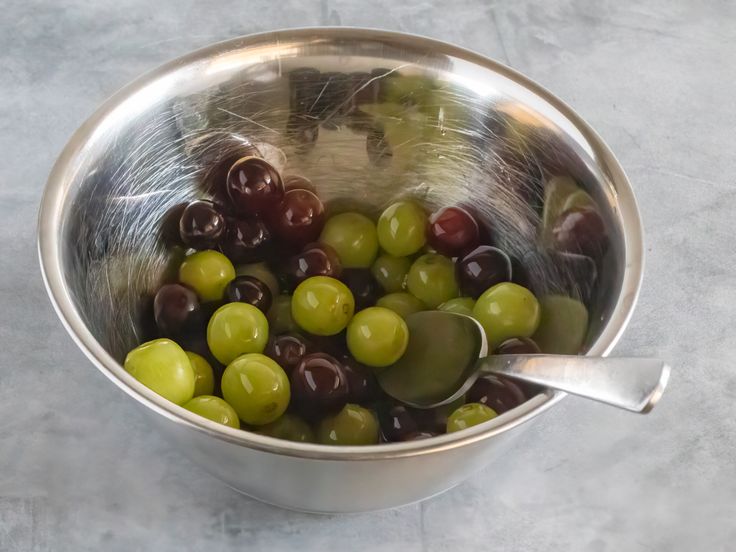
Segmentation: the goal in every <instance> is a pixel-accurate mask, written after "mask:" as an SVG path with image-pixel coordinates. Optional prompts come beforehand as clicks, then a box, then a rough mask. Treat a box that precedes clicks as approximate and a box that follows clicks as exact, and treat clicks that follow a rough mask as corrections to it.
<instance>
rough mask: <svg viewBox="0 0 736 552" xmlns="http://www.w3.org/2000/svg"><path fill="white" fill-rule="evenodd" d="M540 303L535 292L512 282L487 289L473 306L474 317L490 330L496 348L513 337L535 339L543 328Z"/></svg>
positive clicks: (491, 343) (484, 327) (488, 332)
mask: <svg viewBox="0 0 736 552" xmlns="http://www.w3.org/2000/svg"><path fill="white" fill-rule="evenodd" d="M540 311H541V309H540V308H539V302H538V301H537V298H536V297H534V295H533V294H532V292H531V291H529V290H528V289H526V288H524V287H521V286H519V285H517V284H512V283H511V282H503V283H501V284H496V285H495V286H493V287H491V288H489V289H487V290H486V291H485V292H483V294H482V295H481V296H480V297H478V300H477V301H476V302H475V307H473V318H475V319H476V320H477V321H478V322H480V323H481V325H482V326H483V329H485V331H486V337H487V338H488V346H489V347H490V348H492V349H495V348H496V347H498V346H499V345H500V344H501V343H503V342H504V341H506V340H507V339H509V338H511V337H531V336H532V335H533V334H534V332H535V331H536V329H537V326H539V319H540Z"/></svg>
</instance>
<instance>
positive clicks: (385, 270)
mask: <svg viewBox="0 0 736 552" xmlns="http://www.w3.org/2000/svg"><path fill="white" fill-rule="evenodd" d="M410 268H411V259H409V258H408V257H393V256H392V255H381V256H380V257H378V258H377V259H376V261H375V262H374V263H373V266H371V274H373V277H374V278H375V279H376V282H378V283H379V284H380V285H381V287H382V288H383V289H384V291H385V292H386V293H396V292H399V291H402V290H403V289H404V288H405V287H406V275H407V274H409V269H410Z"/></svg>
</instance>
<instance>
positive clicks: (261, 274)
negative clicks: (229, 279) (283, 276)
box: [235, 263, 281, 297]
mask: <svg viewBox="0 0 736 552" xmlns="http://www.w3.org/2000/svg"><path fill="white" fill-rule="evenodd" d="M235 275H236V276H253V277H254V278H258V279H259V280H260V281H261V282H263V283H264V284H266V286H267V287H268V289H269V290H271V295H272V296H273V297H278V295H279V293H281V288H280V287H279V281H278V279H277V278H276V276H275V275H274V273H273V272H271V269H270V268H268V265H267V264H266V263H252V264H243V265H238V266H236V267H235Z"/></svg>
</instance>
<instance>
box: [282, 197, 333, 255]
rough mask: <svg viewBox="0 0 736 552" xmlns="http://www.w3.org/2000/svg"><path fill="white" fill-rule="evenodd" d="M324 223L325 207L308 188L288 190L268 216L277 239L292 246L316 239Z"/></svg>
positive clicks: (302, 244)
mask: <svg viewBox="0 0 736 552" xmlns="http://www.w3.org/2000/svg"><path fill="white" fill-rule="evenodd" d="M324 224H325V207H324V205H322V201H320V199H319V198H318V197H317V196H316V195H315V194H313V193H312V192H310V191H309V190H301V189H297V190H289V191H288V192H286V194H284V199H283V201H282V202H281V203H280V204H279V205H278V206H277V207H275V209H274V211H273V214H272V215H271V216H270V217H269V226H270V228H271V230H272V231H273V233H274V234H276V236H278V238H279V239H281V240H282V241H284V242H286V243H287V244H289V245H291V246H294V247H302V246H304V245H306V244H308V243H309V242H313V241H316V240H317V238H318V237H319V234H320V232H322V228H323V227H324Z"/></svg>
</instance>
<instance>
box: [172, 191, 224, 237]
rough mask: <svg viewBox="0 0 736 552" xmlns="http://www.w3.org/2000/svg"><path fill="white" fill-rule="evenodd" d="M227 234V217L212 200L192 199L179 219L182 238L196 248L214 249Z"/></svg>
mask: <svg viewBox="0 0 736 552" xmlns="http://www.w3.org/2000/svg"><path fill="white" fill-rule="evenodd" d="M224 234H225V217H224V216H223V214H222V213H221V212H220V210H219V209H218V208H217V206H216V205H215V204H214V203H212V202H211V201H204V200H201V201H192V202H191V203H190V204H189V205H187V206H186V208H185V209H184V211H183V212H182V214H181V218H180V219H179V235H180V236H181V240H182V241H183V242H184V243H185V244H186V245H188V246H189V247H193V248H194V249H213V248H215V247H216V246H217V244H218V242H219V241H220V239H221V238H222V237H223V236H224Z"/></svg>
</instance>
